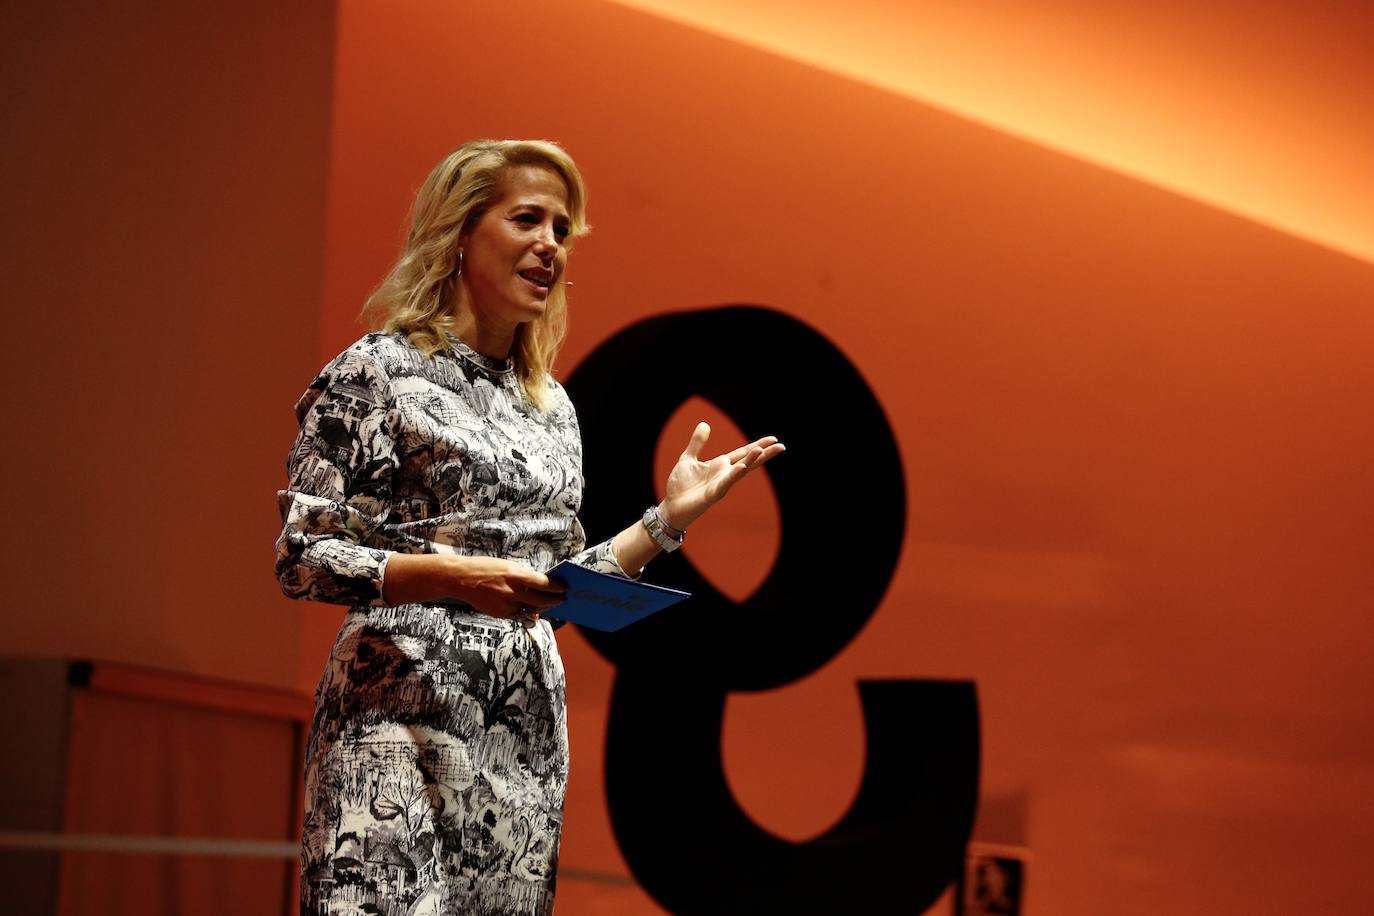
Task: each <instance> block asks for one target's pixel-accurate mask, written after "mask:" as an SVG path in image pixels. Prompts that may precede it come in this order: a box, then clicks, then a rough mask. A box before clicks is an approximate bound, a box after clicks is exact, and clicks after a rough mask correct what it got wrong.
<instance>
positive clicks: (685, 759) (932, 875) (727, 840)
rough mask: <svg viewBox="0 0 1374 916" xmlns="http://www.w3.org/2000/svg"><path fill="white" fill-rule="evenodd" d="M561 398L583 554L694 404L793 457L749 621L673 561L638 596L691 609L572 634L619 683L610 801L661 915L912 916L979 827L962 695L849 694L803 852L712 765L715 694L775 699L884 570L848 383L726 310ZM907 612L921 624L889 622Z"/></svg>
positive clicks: (902, 497) (883, 463) (620, 357)
mask: <svg viewBox="0 0 1374 916" xmlns="http://www.w3.org/2000/svg"><path fill="white" fill-rule="evenodd" d="M567 387H568V391H569V393H570V395H571V396H572V400H573V403H574V404H576V405H577V408H578V412H579V416H580V419H581V425H582V435H583V441H584V443H585V453H586V465H585V472H586V479H587V511H585V512H584V513H583V520H584V523H585V524H586V527H587V529H588V530H589V531H591V532H592V533H593V534H594V535H595V536H605V535H607V534H609V533H610V532H611V531H614V530H616V529H617V528H618V527H619V526H621V525H623V524H624V521H625V519H628V518H634V517H636V516H637V515H638V514H639V512H640V510H641V509H642V508H643V505H642V504H643V502H644V499H645V495H646V494H651V493H652V492H653V485H654V482H653V480H652V476H651V475H652V474H653V458H654V450H655V447H656V445H657V441H658V436H659V433H660V431H661V430H662V428H663V426H664V424H665V423H666V422H667V420H668V419H669V417H670V416H672V414H673V412H674V411H675V410H676V409H677V408H678V406H679V405H680V404H681V403H682V402H683V401H684V400H686V399H687V398H688V397H691V396H693V395H699V396H701V397H704V398H706V399H707V400H709V401H711V402H712V403H714V404H716V405H717V406H718V407H720V408H721V409H722V410H724V411H725V412H726V413H727V414H729V415H730V417H731V418H732V419H733V420H734V421H735V422H736V423H737V424H738V425H739V426H740V428H742V429H743V430H745V432H746V433H747V434H748V435H761V434H764V433H770V434H775V435H777V436H778V437H779V438H780V439H781V440H782V441H783V442H785V443H787V454H786V455H785V456H783V457H781V458H780V459H778V460H776V461H773V462H771V463H770V464H769V465H768V468H767V472H768V473H769V474H770V475H771V477H772V479H773V483H774V489H775V491H776V493H777V498H778V507H779V511H780V514H781V521H782V531H781V540H780V544H779V548H778V558H777V562H776V564H775V565H774V567H773V569H772V571H771V572H770V573H769V576H768V578H767V580H766V581H765V582H764V583H763V585H762V586H761V587H760V588H759V589H758V591H757V592H756V593H755V594H754V595H753V596H752V597H751V598H750V599H749V600H748V601H747V602H745V603H744V604H736V603H735V602H734V601H732V600H731V599H729V598H726V597H725V596H723V595H721V594H719V593H718V592H717V591H716V590H715V589H714V588H712V586H711V585H710V584H709V583H708V582H707V581H706V580H705V579H704V578H702V576H701V575H700V574H699V573H698V572H697V571H696V570H695V569H693V567H692V566H691V564H690V563H688V562H687V560H686V558H685V557H683V556H682V555H681V554H668V555H666V556H662V557H660V558H659V559H658V560H656V561H655V563H654V566H653V567H652V578H653V581H654V582H655V584H661V585H667V586H670V587H672V588H678V589H684V590H687V591H690V592H692V593H693V594H694V598H693V599H692V600H691V601H688V602H685V603H684V604H682V605H679V606H677V607H674V608H671V609H669V610H666V611H663V612H661V613H659V614H656V615H654V616H653V617H651V618H649V619H647V620H645V621H642V622H640V623H637V624H636V625H635V626H633V627H630V628H628V629H626V630H623V631H620V632H618V633H602V632H596V631H592V630H586V629H584V630H582V633H583V635H585V636H586V637H587V639H588V640H589V641H590V642H591V643H592V644H593V645H594V646H595V647H596V648H597V650H598V651H599V652H600V653H601V654H602V655H604V656H605V657H606V658H607V659H609V660H610V661H611V662H612V663H614V664H615V666H616V668H617V673H616V681H615V688H614V691H613V694H612V700H611V711H610V722H609V728H608V737H607V748H606V782H607V786H606V788H607V798H608V802H609V806H610V814H611V820H612V823H613V825H614V828H615V833H616V838H617V840H618V842H619V844H620V848H621V851H622V853H623V854H624V856H625V859H626V861H627V862H628V863H629V865H630V868H631V870H632V871H633V872H634V875H635V877H636V878H637V879H638V880H639V882H640V883H641V884H642V885H643V886H644V888H645V889H646V890H647V891H648V892H649V893H650V894H651V895H652V896H653V897H654V898H655V899H656V900H657V901H658V902H659V903H660V904H662V905H663V906H664V907H665V908H666V909H668V910H669V911H671V912H673V913H677V914H726V913H741V914H742V913H749V914H765V913H787V914H799V913H807V914H811V913H836V914H850V913H865V914H885V913H921V912H923V911H924V910H925V909H926V908H928V907H929V906H930V905H931V904H932V903H933V902H934V901H935V900H936V899H937V898H938V897H939V896H940V894H941V893H942V892H943V890H944V889H945V888H946V887H947V886H948V885H949V884H950V883H952V882H953V881H954V880H955V879H956V878H957V877H958V876H959V874H960V873H961V871H962V868H963V861H964V849H965V846H966V844H967V842H968V838H969V833H970V831H971V829H972V825H973V816H974V809H975V806H976V802H977V792H978V768H979V733H978V727H979V724H978V708H977V699H976V695H975V691H974V686H973V684H972V683H969V682H942V681H921V680H881V681H861V682H859V684H858V690H859V696H860V700H861V702H862V706H863V713H864V724H865V728H866V732H867V741H868V753H867V760H866V764H865V769H864V776H863V781H862V785H861V786H860V789H859V794H858V797H857V798H856V799H855V802H854V805H853V807H852V808H851V809H850V810H849V812H848V813H847V814H846V815H845V817H844V818H843V820H841V822H840V823H839V824H837V825H836V826H835V827H834V828H833V829H832V830H830V831H829V832H828V833H826V834H824V835H823V836H820V837H817V838H816V839H814V840H812V841H810V842H807V843H800V844H799V843H791V842H788V841H786V840H782V839H779V838H778V837H775V836H773V835H772V834H770V833H768V832H767V831H765V830H763V829H762V828H760V827H759V826H758V825H757V824H755V823H753V821H751V820H750V819H749V817H748V816H747V815H746V814H745V813H744V812H743V811H742V810H740V808H739V806H738V805H737V804H736V803H735V801H734V799H733V797H732V796H731V794H730V790H729V787H728V786H727V784H726V779H725V773H724V770H723V765H722V759H721V748H720V739H721V722H722V717H723V715H724V712H725V699H726V696H727V694H728V693H729V692H730V691H732V690H765V689H769V688H774V687H781V686H783V685H786V684H788V683H790V682H791V681H794V680H796V679H798V678H801V677H803V676H805V675H807V674H810V673H811V672H812V671H815V670H816V669H818V668H819V667H821V666H822V665H824V664H825V663H826V662H827V661H829V660H830V659H831V658H832V657H834V656H835V654H836V653H838V652H839V651H840V650H841V649H842V648H844V646H845V645H846V644H847V643H848V642H849V641H850V640H851V639H852V638H853V637H854V635H855V634H857V633H858V632H859V630H860V629H862V628H863V626H864V624H865V623H866V622H867V621H868V619H869V618H870V617H871V616H872V615H873V612H874V610H875V609H876V608H877V606H878V603H879V602H880V600H881V599H882V596H883V594H884V592H885V591H886V589H887V586H888V583H889V581H890V580H891V577H892V572H893V570H894V569H895V567H896V563H897V558H898V553H899V550H900V548H901V544H902V539H903V536H904V533H905V523H906V494H905V487H904V478H903V473H902V465H901V458H900V455H899V454H898V451H897V445H896V442H895V441H894V439H893V437H892V430H891V427H890V426H889V424H888V422H887V418H886V417H885V416H884V415H883V412H882V408H881V407H880V406H879V405H878V402H877V400H876V399H875V398H874V396H873V393H872V391H871V390H870V389H869V387H868V385H867V384H865V382H864V380H863V378H862V377H861V376H860V375H859V373H858V370H857V369H855V367H854V366H853V365H852V364H851V363H850V362H849V361H848V360H847V359H846V358H845V357H844V355H843V354H841V353H840V352H839V350H837V349H836V348H835V347H834V346H833V345H832V344H831V343H830V342H829V341H827V340H826V339H825V338H824V337H822V336H821V335H820V334H818V333H817V332H815V331H814V330H812V329H811V328H809V327H807V326H806V325H804V324H802V323H801V322H799V321H797V320H796V319H794V318H791V317H789V316H787V315H785V314H782V313H780V312H776V311H772V310H769V309H763V308H757V307H750V306H732V307H722V308H714V309H707V310H703V311H694V312H683V313H675V314H669V315H663V316H659V317H655V318H651V319H648V320H645V321H642V322H640V323H638V324H635V325H633V326H631V327H629V328H626V329H625V330H623V331H621V332H620V333H618V334H616V335H615V336H614V337H613V338H611V339H610V340H608V341H606V342H605V343H604V344H602V345H601V346H600V347H598V348H597V349H596V350H595V351H594V352H593V353H592V354H590V355H589V356H588V357H587V358H586V360H584V361H583V363H582V364H581V365H580V366H579V367H578V368H577V371H576V372H575V373H574V374H573V376H572V377H571V378H570V379H569V380H568V385H567ZM745 485H747V483H746V484H745ZM902 610H906V611H907V612H909V613H915V612H916V609H914V608H913V609H895V608H889V610H888V612H889V613H898V612H901V611H902ZM818 740H819V739H818ZM777 766H779V767H785V766H787V761H786V760H785V759H782V760H778V761H777Z"/></svg>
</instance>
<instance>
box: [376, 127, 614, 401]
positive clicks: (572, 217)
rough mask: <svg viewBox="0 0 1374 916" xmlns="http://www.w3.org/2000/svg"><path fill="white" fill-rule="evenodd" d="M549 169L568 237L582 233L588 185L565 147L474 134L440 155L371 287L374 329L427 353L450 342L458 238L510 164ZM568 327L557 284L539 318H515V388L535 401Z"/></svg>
mask: <svg viewBox="0 0 1374 916" xmlns="http://www.w3.org/2000/svg"><path fill="white" fill-rule="evenodd" d="M521 165H540V166H546V167H548V168H551V169H553V170H554V171H555V172H557V173H558V174H559V175H560V176H562V178H563V184H564V185H566V186H567V189H568V217H569V227H568V228H569V232H568V241H569V242H571V240H572V239H575V238H577V237H578V236H582V235H586V234H587V232H588V231H590V229H591V227H590V226H589V225H587V189H586V186H585V185H584V184H583V183H582V174H581V173H580V172H579V171H578V170H577V165H576V164H575V163H574V162H573V160H572V157H571V156H569V155H568V154H567V152H566V151H565V150H564V149H563V147H561V146H559V145H558V144H557V143H554V142H553V141H551V140H473V141H471V142H468V143H464V144H463V145H462V146H460V147H458V148H457V149H455V150H454V151H453V152H451V153H449V154H448V155H447V156H445V157H444V158H443V159H442V160H441V161H440V162H439V164H438V165H436V166H435V167H434V171H432V172H430V173H429V177H428V178H426V179H425V183H424V184H423V185H421V186H420V190H419V191H418V192H416V194H415V206H414V208H413V209H412V211H411V217H410V232H409V233H408V234H407V235H406V241H405V247H404V248H403V249H402V251H401V256H400V257H399V258H398V259H397V261H396V263H395V264H394V265H392V267H391V270H390V271H388V272H387V275H386V277H385V278H384V279H383V280H382V282H381V283H380V284H379V285H378V287H377V288H376V289H375V290H373V292H372V295H371V296H369V297H368V299H367V303H366V304H365V305H364V306H363V315H364V317H365V318H367V319H368V320H369V322H371V323H372V325H373V327H376V328H378V329H380V330H381V331H383V332H385V333H387V334H392V333H395V332H396V331H404V332H405V334H406V336H407V337H408V338H409V339H410V341H411V343H413V344H414V345H415V346H416V347H417V348H418V349H419V350H420V351H421V352H422V353H424V354H425V355H426V356H434V354H436V353H438V352H439V351H441V350H443V349H445V348H446V347H447V346H448V340H447V339H446V337H445V334H446V333H449V332H450V329H451V327H452V323H453V322H452V315H453V314H454V312H455V310H457V309H459V308H462V307H463V303H462V302H461V301H459V300H460V299H461V298H462V297H461V294H460V292H459V283H458V267H459V263H460V262H459V259H458V239H459V237H460V236H461V235H462V234H463V232H464V231H465V230H467V229H468V228H470V227H471V226H472V225H473V224H474V223H476V222H477V220H479V219H481V217H482V214H483V213H484V212H486V209H487V207H488V206H489V205H490V204H491V202H492V200H493V198H495V197H496V196H497V195H498V194H500V193H501V175H502V173H503V172H504V171H505V170H506V169H508V168H512V167H514V166H521ZM567 327H568V301H567V293H566V291H565V289H564V285H563V284H562V283H559V284H557V285H556V286H554V288H553V289H551V290H550V291H549V297H548V300H547V304H546V306H545V309H544V314H543V316H542V317H540V318H539V319H537V320H535V321H528V322H525V323H523V324H521V325H520V326H519V328H518V330H517V331H516V336H515V346H514V347H513V348H512V353H511V356H512V358H513V360H514V363H515V373H516V376H517V377H518V378H519V379H520V386H521V387H522V388H523V389H524V390H525V394H526V395H527V396H528V397H529V399H530V401H531V402H532V403H533V404H534V406H535V407H537V408H539V409H540V410H543V409H545V408H546V407H547V406H548V399H549V394H548V379H549V376H550V373H551V371H552V369H553V361H554V357H556V356H557V355H558V349H559V347H561V346H562V345H563V339H564V337H565V336H566V335H567Z"/></svg>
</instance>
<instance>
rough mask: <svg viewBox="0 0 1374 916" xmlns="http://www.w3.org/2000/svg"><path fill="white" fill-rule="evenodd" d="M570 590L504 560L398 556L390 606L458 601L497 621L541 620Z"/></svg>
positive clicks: (391, 574)
mask: <svg viewBox="0 0 1374 916" xmlns="http://www.w3.org/2000/svg"><path fill="white" fill-rule="evenodd" d="M565 590H566V586H564V585H563V584H562V583H560V582H557V581H555V580H553V579H550V578H549V577H548V576H546V575H544V574H543V573H540V572H535V571H534V570H532V569H530V568H529V567H528V566H521V565H520V564H519V563H513V562H511V561H510V560H502V559H500V558H498V557H464V556H458V555H456V554H435V553H431V554H404V553H397V554H392V556H391V559H390V560H388V561H387V565H386V587H385V593H386V594H385V598H386V602H387V604H413V603H423V602H439V601H444V600H445V599H453V598H457V599H458V600H459V601H462V602H465V603H467V604H470V605H472V606H473V607H474V608H476V609H477V610H479V611H481V612H482V613H483V614H490V615H491V616H492V617H501V618H504V619H534V620H538V619H539V612H540V611H542V610H544V609H545V608H551V607H553V606H554V605H556V604H558V603H559V602H561V601H562V600H563V592H564V591H565Z"/></svg>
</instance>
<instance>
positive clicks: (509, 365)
mask: <svg viewBox="0 0 1374 916" xmlns="http://www.w3.org/2000/svg"><path fill="white" fill-rule="evenodd" d="M446 333H447V335H448V342H449V346H450V347H452V348H453V352H454V353H456V354H458V355H459V356H461V357H463V358H464V359H466V360H467V361H468V362H470V363H475V364H477V365H478V366H480V367H482V368H483V369H486V370H487V371H488V372H497V373H500V374H502V375H508V374H510V373H512V372H514V371H515V360H513V359H511V358H510V357H507V358H505V359H497V358H496V357H494V356H486V355H484V354H482V353H478V352H477V351H476V350H474V349H472V347H469V346H468V345H467V344H466V343H464V342H463V339H462V338H461V337H459V336H458V335H457V334H454V333H453V332H451V331H449V332H446Z"/></svg>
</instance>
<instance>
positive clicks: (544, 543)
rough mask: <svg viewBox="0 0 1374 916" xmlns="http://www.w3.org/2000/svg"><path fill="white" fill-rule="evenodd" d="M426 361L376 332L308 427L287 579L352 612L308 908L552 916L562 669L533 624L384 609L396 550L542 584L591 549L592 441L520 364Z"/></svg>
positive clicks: (309, 863)
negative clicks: (502, 567)
mask: <svg viewBox="0 0 1374 916" xmlns="http://www.w3.org/2000/svg"><path fill="white" fill-rule="evenodd" d="M450 344H451V347H450V349H449V350H447V351H445V352H442V353H440V354H438V355H437V356H435V357H433V358H427V357H425V356H424V355H422V354H421V353H420V352H419V351H418V350H417V349H416V348H415V347H413V346H412V345H411V344H410V343H409V342H408V341H407V340H406V339H405V337H404V336H403V335H401V334H396V335H391V336H388V335H382V334H370V335H368V336H367V337H364V338H363V339H362V340H360V341H358V342H357V343H356V344H354V345H353V346H352V347H350V348H348V349H347V350H346V351H344V352H343V353H342V354H341V355H340V356H338V357H337V358H336V359H335V360H333V361H332V362H331V363H330V364H329V365H328V366H326V367H325V369H324V371H323V372H321V373H320V375H319V377H318V378H316V379H315V381H314V382H313V383H312V384H311V386H310V387H309V389H307V391H306V393H305V394H304V396H302V398H301V400H300V402H299V403H298V404H297V405H296V412H297V415H298V417H299V419H300V423H301V432H300V436H299V438H298V439H297V440H296V444H295V447H294V448H293V449H292V451H291V454H290V457H289V458H288V460H287V472H288V478H289V484H288V489H286V490H283V491H281V493H280V505H281V513H282V521H283V530H282V535H281V538H280V540H279V541H278V543H277V564H276V568H277V575H278V578H279V579H280V581H281V584H282V589H283V590H284V591H285V592H286V593H287V594H288V595H291V596H293V597H298V598H310V599H314V600H318V601H327V602H332V603H335V604H346V605H350V610H349V611H348V613H347V616H346V617H345V618H344V621H343V625H342V627H341V628H340V630H339V635H338V639H337V641H336V642H335V644H334V649H333V651H332V653H331V655H330V658H329V664H328V667H327V668H326V670H325V672H324V675H323V677H322V678H321V680H320V685H319V688H318V690H317V692H316V706H315V718H314V723H313V725H312V729H311V734H310V739H309V743H308V745H307V750H306V773H305V782H306V810H305V832H304V837H303V842H302V861H301V912H302V913H305V914H312V916H324V914H331V916H332V914H362V913H382V914H386V916H402V914H406V916H412V914H413V916H430V914H459V913H461V914H465V916H466V914H473V916H477V914H498V913H499V914H517V913H519V914H527V913H528V914H544V913H548V912H550V911H551V910H552V908H553V892H554V877H555V870H556V868H557V863H558V840H559V830H560V827H561V824H562V812H563V793H564V788H565V786H566V783H567V773H568V752H567V747H568V746H567V723H566V718H565V703H564V678H563V665H562V662H561V660H560V659H559V656H558V647H557V646H556V645H555V643H554V636H553V631H552V629H551V628H550V626H549V623H548V622H547V621H540V622H539V624H538V625H536V626H535V627H534V628H533V629H528V630H527V629H525V628H524V627H523V626H521V625H520V624H519V623H518V622H515V621H509V620H502V619H498V618H494V617H489V616H487V615H484V614H481V613H478V612H477V611H475V610H473V609H472V608H470V607H467V606H465V605H462V604H457V603H455V604H453V605H447V606H445V605H429V604H407V605H400V606H396V607H386V606H383V605H382V601H381V595H380V591H379V582H380V581H381V580H382V578H383V576H384V568H385V566H386V563H387V559H388V558H389V557H390V556H391V554H392V553H456V554H462V555H465V556H493V557H502V558H505V559H509V560H513V561H516V562H519V563H524V564H526V565H528V566H530V567H531V568H533V569H537V570H540V571H544V570H547V569H549V568H550V567H552V566H553V565H555V564H556V563H557V562H558V561H560V560H562V559H564V558H567V557H573V558H575V560H576V561H577V562H579V563H581V564H583V565H586V566H590V567H592V568H594V569H598V570H600V571H602V572H609V573H612V574H615V575H622V576H623V575H624V571H623V570H621V569H620V567H619V565H618V564H617V563H616V561H615V558H614V555H613V554H612V553H611V549H610V544H609V542H606V543H602V544H599V545H597V546H596V547H593V548H590V549H586V550H584V549H583V545H584V543H585V539H584V536H583V532H582V527H581V525H580V524H579V523H578V521H577V510H578V507H579V505H580V503H581V499H582V471H581V468H582V444H581V440H580V438H579V435H578V429H577V419H576V416H575V414H574V413H573V409H572V406H571V404H569V402H568V399H567V395H566V394H565V393H564V392H563V389H562V387H561V386H559V385H558V384H557V383H556V382H554V381H552V380H550V381H549V385H550V394H551V405H550V407H549V408H548V409H547V410H546V411H544V412H540V411H538V410H536V409H535V408H534V407H533V406H531V405H530V403H529V401H528V399H527V398H526V396H525V394H524V392H523V390H522V388H521V386H520V383H519V381H518V379H517V378H516V375H515V372H514V371H513V369H512V367H511V364H510V363H509V362H508V361H501V360H493V359H490V358H488V357H485V356H482V355H481V354H479V353H477V352H475V351H474V350H472V349H470V348H469V347H467V346H466V345H465V344H463V343H462V342H461V341H460V340H458V339H457V338H456V337H450Z"/></svg>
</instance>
